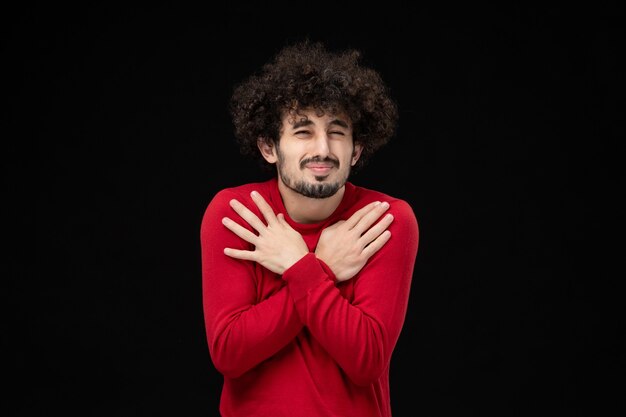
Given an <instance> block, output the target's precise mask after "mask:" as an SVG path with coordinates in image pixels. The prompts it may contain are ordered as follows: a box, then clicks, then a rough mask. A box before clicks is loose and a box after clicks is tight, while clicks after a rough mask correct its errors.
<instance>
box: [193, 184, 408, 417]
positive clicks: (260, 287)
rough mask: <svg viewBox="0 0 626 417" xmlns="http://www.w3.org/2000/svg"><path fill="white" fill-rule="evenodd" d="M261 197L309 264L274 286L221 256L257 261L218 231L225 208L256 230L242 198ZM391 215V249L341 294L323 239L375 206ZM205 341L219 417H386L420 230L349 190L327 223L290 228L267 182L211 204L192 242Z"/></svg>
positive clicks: (401, 204) (252, 266)
mask: <svg viewBox="0 0 626 417" xmlns="http://www.w3.org/2000/svg"><path fill="white" fill-rule="evenodd" d="M252 190H257V191H258V192H259V193H260V194H261V195H262V196H263V197H264V198H265V199H266V200H267V201H268V203H269V204H270V205H271V206H272V208H273V209H274V212H275V213H283V214H284V215H285V219H286V220H287V221H288V222H289V224H290V225H291V226H292V227H293V228H294V229H296V230H297V231H298V232H300V233H301V234H302V236H303V238H304V240H305V242H306V243H307V245H308V247H309V251H310V253H309V254H308V255H305V256H304V257H303V258H302V259H301V260H299V261H298V262H296V263H295V264H294V265H293V266H292V267H291V268H289V269H287V270H286V271H285V272H284V273H283V275H282V276H280V275H278V274H275V273H273V272H271V271H269V270H268V269H265V268H264V267H262V266H261V265H259V264H256V263H254V262H250V261H242V260H238V259H233V258H230V257H228V256H226V255H224V252H223V250H224V248H225V247H230V248H238V249H246V250H254V247H253V246H252V245H251V244H249V243H248V242H246V241H244V240H243V239H240V238H239V237H237V236H236V235H235V234H234V233H232V232H231V231H229V230H228V229H227V228H226V227H225V226H224V225H223V224H222V218H223V217H226V216H228V217H230V218H231V219H233V220H235V221H237V222H239V223H240V224H241V225H243V226H245V227H247V228H248V229H250V230H253V229H252V228H251V227H250V226H249V225H248V224H247V223H246V222H245V221H244V220H242V219H241V218H240V217H239V216H238V215H237V213H235V211H234V210H233V209H232V208H231V207H230V206H229V201H230V200H231V199H233V198H236V199H238V200H239V201H240V202H242V203H243V204H245V205H246V206H247V207H248V208H250V209H251V210H252V211H253V212H254V213H256V214H257V216H259V218H261V219H263V216H262V215H261V214H260V212H259V210H258V209H257V207H256V205H255V204H254V202H253V201H252V199H251V198H250V192H251V191H252ZM377 200H378V201H387V202H389V203H390V208H389V209H388V211H387V212H388V213H392V214H393V215H394V221H393V222H392V224H391V226H390V227H389V230H390V231H391V239H390V240H389V241H388V242H387V243H386V245H384V246H383V248H382V249H380V250H379V251H378V252H377V253H376V254H374V255H373V256H372V257H371V258H370V259H369V260H368V262H367V263H366V265H365V266H364V267H363V269H361V271H360V272H359V273H358V274H357V275H356V276H354V277H353V278H351V279H349V280H347V281H344V282H337V281H336V280H335V278H334V275H333V273H332V271H331V270H330V269H329V268H328V266H326V264H324V263H323V262H322V261H320V260H319V259H317V258H316V257H315V254H314V251H315V246H316V245H317V241H318V239H319V237H320V233H321V232H322V230H323V229H324V228H325V227H328V226H330V225H332V224H333V223H335V222H337V221H338V220H345V219H347V218H348V217H350V215H351V214H353V213H354V212H355V211H356V210H358V209H360V208H361V207H363V206H365V205H366V204H368V203H370V202H372V201H377ZM200 237H201V248H202V284H203V304H204V315H205V324H206V335H207V341H208V346H209V352H210V354H211V359H212V361H213V364H214V365H215V368H216V369H217V370H218V371H219V372H220V373H221V374H223V376H224V385H223V388H222V395H221V401H220V412H221V415H222V416H224V417H231V416H232V417H235V416H236V417H239V416H242V417H263V416H268V417H279V416H288V417H300V416H302V417H305V416H306V417H325V416H329V417H330V416H351V417H352V416H358V417H369V416H372V417H373V416H377V417H383V416H384V417H390V416H391V407H390V396H389V362H390V358H391V354H392V352H393V349H394V346H395V344H396V342H397V340H398V336H399V335H400V331H401V329H402V325H403V323H404V318H405V314H406V308H407V303H408V298H409V291H410V287H411V279H412V276H413V267H414V264H415V257H416V255H417V247H418V237H419V233H418V225H417V220H416V218H415V215H414V213H413V211H412V209H411V207H410V206H409V205H408V204H407V203H406V202H405V201H403V200H399V199H397V198H393V197H390V196H388V195H385V194H382V193H380V192H376V191H373V190H369V189H366V188H363V187H357V186H355V185H353V184H351V183H347V184H346V189H345V194H344V196H343V200H342V201H341V203H340V204H339V206H338V207H337V209H336V210H335V212H334V213H333V214H332V215H331V216H330V217H329V218H328V219H326V220H325V221H322V222H319V223H314V224H300V223H296V222H294V221H293V220H292V219H291V218H290V217H289V216H288V214H287V211H286V210H285V207H284V205H283V202H282V199H281V197H280V193H279V191H278V182H277V179H276V178H274V179H272V180H269V181H266V182H261V183H253V184H246V185H242V186H239V187H233V188H228V189H224V190H222V191H220V192H218V193H217V194H216V195H215V196H214V198H213V199H212V201H211V202H210V203H209V205H208V207H207V209H206V212H205V214H204V217H203V219H202V225H201V230H200Z"/></svg>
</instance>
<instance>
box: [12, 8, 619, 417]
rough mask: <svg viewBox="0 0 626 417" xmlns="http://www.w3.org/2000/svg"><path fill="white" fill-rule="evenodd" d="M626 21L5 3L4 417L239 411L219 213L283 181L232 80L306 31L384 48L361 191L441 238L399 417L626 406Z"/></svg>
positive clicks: (397, 407) (419, 266) (417, 279)
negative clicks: (232, 193)
mask: <svg viewBox="0 0 626 417" xmlns="http://www.w3.org/2000/svg"><path fill="white" fill-rule="evenodd" d="M220 9H221V10H220ZM623 21H624V8H623V6H622V7H602V6H595V4H594V7H591V8H590V7H589V6H588V5H587V6H584V5H581V6H578V7H574V6H572V4H567V7H565V6H564V7H562V8H561V7H548V6H536V7H533V6H529V5H525V6H503V5H501V4H500V5H498V6H496V7H495V8H494V7H480V6H476V5H471V6H470V5H465V6H463V5H456V6H454V7H452V6H451V5H440V6H434V5H432V4H431V5H425V4H424V5H420V4H412V3H408V2H407V3H398V4H397V5H394V4H391V3H388V2H385V3H384V4H373V5H372V6H365V5H360V6H356V8H354V9H353V8H350V7H348V6H347V5H341V4H339V3H337V4H330V5H326V4H321V5H316V4H309V5H302V6H297V7H296V6H294V5H293V4H288V3H287V4H285V5H282V6H277V5H273V6H270V5H268V4H263V3H262V2H260V4H257V5H245V4H243V3H238V4H237V5H227V4H223V5H217V4H216V5H211V6H210V5H208V4H207V5H204V6H202V7H198V6H196V7H186V6H185V5H182V4H180V3H173V2H172V3H162V4H161V5H151V6H146V7H143V8H142V7H131V6H122V7H116V6H114V5H111V4H108V3H107V4H103V5H99V6H98V5H80V4H77V5H74V6H71V7H70V6H62V5H59V4H54V5H48V6H34V5H30V6H29V7H28V8H27V7H22V8H20V7H17V6H12V8H11V7H10V8H5V10H4V14H3V16H2V27H3V29H2V33H3V36H2V62H3V65H2V67H3V70H4V72H5V75H4V76H3V84H4V87H3V97H4V99H5V101H6V102H7V103H6V104H8V106H7V110H6V111H5V112H4V116H3V117H5V122H4V123H3V131H4V132H5V133H3V135H2V136H3V140H2V149H3V157H2V159H3V182H4V186H5V187H4V188H5V196H6V197H5V198H6V200H5V204H3V214H4V216H3V217H4V218H5V219H6V227H5V230H6V232H5V233H4V237H5V241H6V243H7V244H8V245H6V246H7V248H8V250H5V251H4V254H5V258H6V262H5V265H6V270H8V274H7V278H5V279H3V281H4V285H5V286H6V287H7V290H6V291H3V298H5V302H4V303H3V304H4V306H5V307H6V308H7V311H6V313H5V315H4V317H5V318H8V320H6V319H3V323H5V324H3V328H4V331H3V335H2V343H3V351H4V352H6V353H5V354H4V355H3V356H4V357H5V361H6V362H5V366H4V369H5V370H9V371H10V372H4V373H3V374H4V375H3V376H4V378H3V379H4V380H5V382H6V383H7V384H6V385H5V388H4V396H5V397H6V398H7V399H8V400H7V401H3V407H5V408H6V410H5V411H6V412H4V413H3V415H6V416H9V415H10V416H35V415H44V414H46V415H47V414H50V413H52V412H60V413H61V414H62V415H71V416H74V415H76V416H173V415H177V416H217V415H218V408H217V407H218V400H219V394H220V388H221V377H220V375H219V374H218V373H217V372H216V371H215V369H214V368H213V366H212V363H211V361H210V358H209V354H208V349H207V345H206V341H205V335H204V327H203V317H202V305H201V276H200V248H199V226H200V220H201V216H202V214H203V211H204V209H205V207H206V205H207V204H208V202H209V200H210V199H211V197H212V196H213V194H214V193H215V192H217V191H218V190H219V189H221V188H223V187H226V186H231V185H237V184H240V183H242V182H247V181H256V180H259V179H262V178H265V177H266V175H265V174H263V173H261V172H260V171H259V170H258V168H257V167H256V165H255V163H254V162H251V161H249V160H246V159H244V158H242V157H241V156H240V155H239V153H238V150H237V148H236V146H235V143H234V140H233V137H232V128H231V123H230V119H229V116H228V113H227V100H228V98H229V96H230V93H231V91H232V90H231V89H232V87H233V85H234V84H235V83H236V82H238V81H239V80H241V79H242V78H244V77H246V76H248V75H250V74H251V73H253V72H254V71H256V70H257V69H258V68H259V67H260V66H261V65H262V64H263V63H264V62H265V61H266V60H268V59H269V58H270V57H271V56H272V55H273V54H274V53H275V52H277V51H278V49H280V47H282V46H283V45H285V44H286V43H290V42H292V41H295V40H300V39H302V38H303V37H309V38H310V39H312V40H322V41H324V42H326V43H327V45H328V46H329V47H330V48H332V49H334V48H344V47H353V48H357V49H360V50H362V51H363V57H364V63H365V64H367V65H371V66H373V67H375V68H376V69H378V70H379V71H380V72H381V74H382V76H383V78H384V79H385V80H386V81H387V83H388V84H389V86H390V88H391V91H392V95H393V96H394V97H395V98H396V99H397V101H398V104H399V108H400V123H399V130H398V134H397V135H396V136H395V137H394V138H393V140H392V142H391V143H390V144H389V145H388V146H387V147H386V148H385V149H384V150H382V151H381V152H380V153H379V154H378V155H376V156H375V157H374V159H373V160H372V162H371V163H370V164H369V165H368V166H366V167H365V169H364V170H363V171H362V172H360V173H358V174H357V175H355V176H354V177H353V178H352V181H353V182H354V183H356V184H358V185H362V186H365V187H368V188H376V189H380V190H382V191H385V192H387V193H388V194H391V195H394V196H397V197H400V198H403V199H406V200H407V201H408V202H409V203H410V204H411V205H412V206H413V208H414V211H415V213H416V216H417V218H418V221H419V224H420V232H421V237H420V249H419V253H418V257H417V262H416V268H415V274H414V281H413V286H412V292H411V298H410V305H409V310H408V313H407V317H406V322H405V327H404V330H403V332H402V335H401V337H400V340H399V342H398V345H397V348H396V350H395V353H394V356H393V359H392V369H391V384H392V388H391V389H392V391H391V395H392V405H393V410H394V415H395V416H396V417H403V416H484V415H502V416H530V415H532V416H537V415H569V416H572V415H580V416H583V415H584V416H587V415H590V414H594V413H596V412H598V411H599V410H600V409H602V408H605V407H606V408H607V409H608V408H609V407H614V406H617V407H620V409H622V410H623V408H624V396H623V395H624V391H623V383H622V382H621V379H623V377H624V371H623V365H624V350H623V349H624V336H623V334H624V326H623V320H622V319H621V316H620V314H623V313H624V307H623V304H624V303H623V302H621V300H620V299H619V298H620V297H618V296H617V294H619V293H618V291H617V283H618V282H619V281H620V280H621V279H623V277H620V274H619V272H609V271H610V268H608V267H607V265H609V264H610V262H611V260H612V259H617V258H619V256H620V255H621V253H620V251H619V250H618V248H619V245H614V244H608V243H609V242H611V239H612V238H618V239H621V238H622V236H621V235H620V234H618V233H617V231H616V229H615V223H614V217H613V215H614V214H620V213H619V212H618V210H617V209H615V208H614V207H615V203H616V202H618V201H619V197H621V195H623V184H621V182H618V181H616V178H618V177H617V175H618V173H619V171H620V170H621V169H620V168H621V166H620V165H619V163H614V159H615V160H617V158H612V157H613V156H615V155H617V153H618V151H619V150H620V149H621V146H622V145H621V142H622V141H623V140H624V127H623V119H624V118H623V103H624V95H623V90H622V85H623V79H624V67H623V65H622V64H621V63H620V61H619V59H618V57H619V56H623V51H622V50H621V48H622V47H623V38H624V30H623V27H624V25H623ZM611 377H617V378H618V379H620V381H618V382H617V383H616V382H615V381H611V379H610V378H611Z"/></svg>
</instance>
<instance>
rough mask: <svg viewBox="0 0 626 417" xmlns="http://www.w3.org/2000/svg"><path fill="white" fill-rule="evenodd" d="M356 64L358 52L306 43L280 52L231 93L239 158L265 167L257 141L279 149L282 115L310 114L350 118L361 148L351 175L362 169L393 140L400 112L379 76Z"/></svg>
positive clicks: (359, 54) (318, 43) (354, 135)
mask: <svg viewBox="0 0 626 417" xmlns="http://www.w3.org/2000/svg"><path fill="white" fill-rule="evenodd" d="M360 59H361V53H360V52H359V51H357V50H353V49H350V50H345V51H342V52H330V51H328V50H327V49H326V48H325V47H324V45H323V44H322V43H320V42H315V43H312V42H310V41H308V40H305V41H301V42H299V43H295V44H293V45H290V46H286V47H284V48H283V49H282V50H281V51H280V52H278V54H277V55H276V56H275V57H274V59H273V60H272V61H270V62H268V63H266V64H265V65H263V67H262V69H261V71H260V72H259V73H258V74H254V75H252V76H250V77H249V78H247V79H246V80H244V81H243V82H241V83H240V84H238V85H236V86H235V88H234V90H233V94H232V96H231V99H230V114H231V116H232V120H233V124H234V132H235V138H236V139H237V142H238V143H239V147H240V151H241V153H242V154H244V155H248V156H252V157H253V158H258V160H259V162H260V163H261V166H268V165H266V163H265V160H264V159H263V158H262V156H261V155H260V152H259V150H258V147H257V140H258V139H259V138H262V139H263V140H267V141H270V142H274V143H278V140H279V138H280V133H281V129H282V117H283V115H284V114H285V113H287V114H290V115H292V116H295V115H297V114H298V111H300V110H303V109H313V110H315V111H316V112H317V114H318V115H320V116H321V115H323V114H337V113H344V114H346V115H347V116H348V117H349V118H350V120H351V122H352V128H353V140H354V142H355V143H359V144H361V145H362V147H363V151H362V153H361V157H360V159H359V161H358V162H357V164H356V165H355V166H354V167H353V170H356V169H358V168H360V167H362V166H363V165H364V164H365V163H366V162H367V161H368V160H369V158H370V157H371V156H372V155H373V154H374V152H375V151H376V150H378V149H379V148H380V147H382V146H383V145H385V144H386V143H387V142H388V141H389V139H390V138H391V137H392V136H393V135H394V133H395V130H396V124H397V120H398V111H397V106H396V103H395V102H394V100H393V99H392V98H391V97H390V95H389V92H388V88H387V86H386V85H385V83H384V82H383V81H382V79H381V77H380V75H379V73H378V72H377V71H375V70H373V69H371V68H366V67H364V66H362V65H360V62H359V61H360Z"/></svg>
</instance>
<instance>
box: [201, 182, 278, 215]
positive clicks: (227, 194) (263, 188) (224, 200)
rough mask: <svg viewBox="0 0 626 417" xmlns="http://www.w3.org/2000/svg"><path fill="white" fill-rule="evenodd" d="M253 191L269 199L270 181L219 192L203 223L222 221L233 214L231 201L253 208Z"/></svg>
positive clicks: (205, 212) (213, 198)
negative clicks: (211, 220)
mask: <svg viewBox="0 0 626 417" xmlns="http://www.w3.org/2000/svg"><path fill="white" fill-rule="evenodd" d="M253 190H256V191H258V192H259V193H261V195H263V197H265V198H267V195H268V194H269V190H270V184H269V181H264V182H253V183H247V184H241V185H237V186H234V187H228V188H223V189H221V190H219V191H217V192H216V193H215V194H214V195H213V197H212V198H211V200H210V201H209V203H208V205H207V207H206V209H205V211H204V216H203V222H206V221H208V220H209V219H215V218H219V219H221V218H222V217H224V216H226V215H227V214H228V213H232V209H231V208H230V201H231V200H233V199H236V200H238V201H240V202H241V203H243V204H244V205H246V206H248V207H250V206H253V204H252V198H251V197H250V193H251V192H252V191H253Z"/></svg>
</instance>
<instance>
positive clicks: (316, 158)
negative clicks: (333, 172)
mask: <svg viewBox="0 0 626 417" xmlns="http://www.w3.org/2000/svg"><path fill="white" fill-rule="evenodd" d="M311 162H317V163H320V162H321V163H330V164H332V165H333V167H335V168H339V161H338V160H336V159H332V158H331V157H328V156H327V157H326V158H320V157H319V156H314V157H313V158H308V159H304V160H302V162H300V169H304V166H305V165H306V164H308V163H311Z"/></svg>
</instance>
